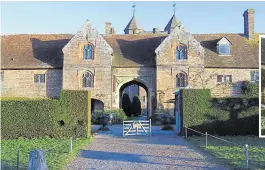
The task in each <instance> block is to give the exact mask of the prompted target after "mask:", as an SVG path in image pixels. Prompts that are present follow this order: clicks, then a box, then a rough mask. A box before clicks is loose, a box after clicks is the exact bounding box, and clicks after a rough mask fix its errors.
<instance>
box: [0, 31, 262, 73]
mask: <svg viewBox="0 0 265 170" xmlns="http://www.w3.org/2000/svg"><path fill="white" fill-rule="evenodd" d="M166 36H167V35H165V34H137V35H106V36H103V37H104V39H105V40H106V41H107V43H108V44H109V45H110V46H111V48H112V49H113V51H114V54H113V61H112V65H113V66H114V67H135V66H137V67H138V66H155V49H156V48H157V47H158V46H159V45H160V44H161V43H162V41H163V40H164V39H165V38H166ZM193 36H194V37H195V39H196V40H197V41H199V42H200V44H201V45H202V47H203V48H204V49H205V52H206V53H205V66H206V67H223V68H229V67H230V68H258V56H259V50H258V42H256V41H249V40H248V39H246V38H245V37H243V36H242V35H241V34H195V35H193ZM72 37H73V35H70V34H57V35H53V34H49V35H48V34H47V35H44V34H40V35H8V36H1V38H2V40H1V41H2V42H1V60H2V63H1V68H2V69H19V68H62V67H63V52H62V48H63V47H64V46H65V45H66V44H67V43H68V42H69V40H70V39H71V38H72ZM223 37H226V38H227V39H228V40H229V41H230V42H231V43H232V49H231V51H232V55H231V56H219V55H218V53H217V52H216V44H217V42H218V41H219V40H220V39H221V38H223ZM263 42H264V41H263ZM263 47H264V43H263ZM263 49H264V48H263ZM263 56H264V50H263ZM263 58H264V57H263Z"/></svg>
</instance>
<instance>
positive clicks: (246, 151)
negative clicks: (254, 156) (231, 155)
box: [245, 144, 248, 169]
mask: <svg viewBox="0 0 265 170" xmlns="http://www.w3.org/2000/svg"><path fill="white" fill-rule="evenodd" d="M245 156H246V169H248V144H245Z"/></svg>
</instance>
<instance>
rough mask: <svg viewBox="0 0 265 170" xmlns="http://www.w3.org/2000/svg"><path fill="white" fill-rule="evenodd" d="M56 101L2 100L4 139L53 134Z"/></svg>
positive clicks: (2, 130) (2, 131)
mask: <svg viewBox="0 0 265 170" xmlns="http://www.w3.org/2000/svg"><path fill="white" fill-rule="evenodd" d="M55 109H56V101H54V100H51V99H45V100H28V101H26V100H25V101H18V100H17V101H1V118H2V120H1V123H2V125H1V133H2V134H1V135H2V138H4V139H14V138H18V137H27V138H33V137H41V136H46V135H51V134H52V131H53V114H54V110H55Z"/></svg>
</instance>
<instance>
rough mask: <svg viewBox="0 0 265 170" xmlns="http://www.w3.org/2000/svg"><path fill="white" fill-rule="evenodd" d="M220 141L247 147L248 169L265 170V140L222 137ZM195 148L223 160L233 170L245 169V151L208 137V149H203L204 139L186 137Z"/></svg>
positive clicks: (254, 137) (244, 137) (253, 137)
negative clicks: (233, 169)
mask: <svg viewBox="0 0 265 170" xmlns="http://www.w3.org/2000/svg"><path fill="white" fill-rule="evenodd" d="M220 138H222V139H225V140H228V141H231V142H234V143H237V144H239V145H245V144H248V145H249V168H250V169H265V139H262V138H258V137H256V136H229V137H228V136H222V137H220ZM187 140H188V141H190V142H191V143H192V144H194V145H195V146H198V147H200V148H202V149H203V150H205V151H206V152H208V153H210V154H211V155H213V156H214V157H216V158H217V159H221V160H224V161H225V162H226V163H227V164H228V165H230V166H231V167H233V168H235V169H244V168H245V149H244V148H243V147H240V146H235V145H232V144H229V143H226V142H223V141H220V140H217V139H214V138H212V137H208V147H207V148H206V147H205V137H188V138H187Z"/></svg>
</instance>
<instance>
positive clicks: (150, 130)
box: [149, 119, 152, 137]
mask: <svg viewBox="0 0 265 170" xmlns="http://www.w3.org/2000/svg"><path fill="white" fill-rule="evenodd" d="M151 132H152V125H151V119H149V137H151Z"/></svg>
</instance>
